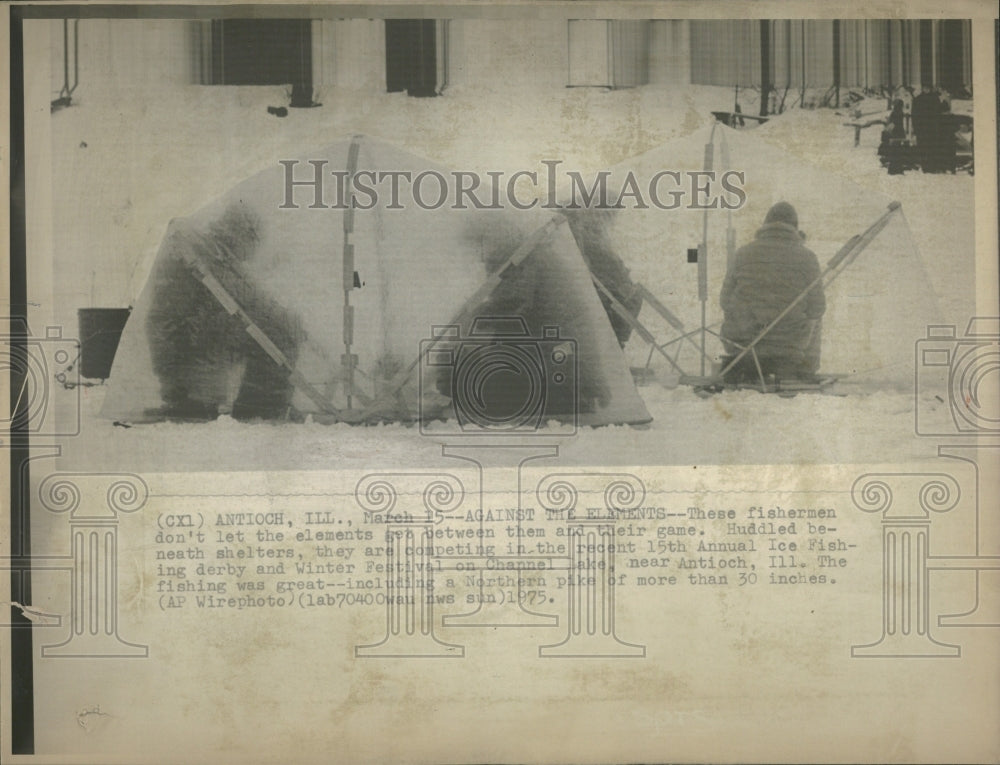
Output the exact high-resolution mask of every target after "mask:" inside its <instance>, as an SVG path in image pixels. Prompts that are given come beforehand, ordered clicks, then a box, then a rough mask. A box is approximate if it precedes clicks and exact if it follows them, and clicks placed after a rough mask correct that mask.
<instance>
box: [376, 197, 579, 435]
mask: <svg viewBox="0 0 1000 765" xmlns="http://www.w3.org/2000/svg"><path fill="white" fill-rule="evenodd" d="M564 223H566V217H565V216H564V215H561V214H560V215H554V216H553V217H552V218H550V219H549V220H548V221H547V222H546V223H545V224H544V225H542V226H540V227H539V228H537V229H535V230H534V231H533V232H531V234H529V235H528V236H527V237H525V239H524V241H523V242H521V244H519V245H518V246H517V249H515V250H514V252H513V253H512V254H511V256H510V257H509V258H507V260H506V261H505V262H504V263H503V265H501V266H500V267H499V268H498V269H497V270H496V271H494V272H493V273H492V274H490V275H489V276H488V277H487V278H486V280H485V281H484V282H483V283H482V284H481V285H480V287H479V289H477V290H476V291H475V292H474V293H472V295H471V296H470V297H469V298H467V299H466V301H465V302H464V303H462V307H461V308H459V309H458V311H457V312H456V313H455V315H454V317H453V318H452V320H451V322H450V323H451V324H458V323H459V322H460V321H461V319H462V317H463V316H465V315H466V314H467V313H468V312H469V311H471V310H473V309H474V308H475V307H476V306H478V305H479V304H480V303H482V302H483V300H485V299H486V298H487V297H489V295H490V293H492V292H493V290H495V289H496V288H497V285H499V284H500V282H502V281H503V280H504V279H506V278H507V276H508V275H509V273H508V272H509V271H510V270H511V269H514V268H516V267H517V266H519V265H520V264H521V263H522V262H523V261H524V259H525V258H527V257H528V256H529V255H530V254H531V253H532V252H534V251H535V249H536V248H537V247H538V246H539V245H540V244H541V243H542V242H544V241H545V240H547V239H548V238H549V237H550V236H551V235H552V234H553V232H554V231H555V230H556V229H557V228H558V227H559V226H561V225H562V224H564ZM435 345H436V342H434V341H433V340H432V341H431V342H429V343H426V344H424V347H423V349H422V350H421V352H420V353H419V354H418V355H417V357H416V358H415V359H414V360H413V361H411V362H410V363H409V364H408V365H407V366H406V367H404V368H403V369H401V370H400V371H399V372H397V373H396V376H395V377H393V378H392V380H391V381H390V382H389V385H388V386H387V387H386V388H385V390H384V391H383V392H382V393H381V394H379V396H378V397H377V398H376V399H375V400H374V401H373V402H372V404H371V405H370V406H368V407H367V408H366V409H365V410H364V411H363V412H361V414H360V417H359V421H362V422H363V421H364V420H366V419H368V418H369V417H370V416H371V415H373V414H375V413H376V412H377V411H378V408H379V407H380V406H381V405H382V404H383V402H385V401H386V400H388V399H390V398H392V397H394V396H396V394H398V393H399V391H400V390H402V388H403V386H404V385H406V383H407V382H408V381H409V379H410V377H411V376H412V375H413V370H414V369H416V368H417V365H418V364H419V363H420V360H421V359H422V358H423V357H424V356H425V355H426V354H427V353H429V352H430V351H431V350H432V349H433V348H434V346H435Z"/></svg>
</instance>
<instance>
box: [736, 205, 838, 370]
mask: <svg viewBox="0 0 1000 765" xmlns="http://www.w3.org/2000/svg"><path fill="white" fill-rule="evenodd" d="M798 226H799V219H798V214H797V213H796V211H795V208H794V207H792V205H790V204H789V203H788V202H779V203H778V204H776V205H774V206H773V207H772V208H771V209H770V210H769V211H768V213H767V216H766V217H765V218H764V224H763V225H762V226H761V227H760V228H759V229H758V230H757V234H756V236H755V237H754V240H753V241H752V242H750V243H749V244H747V245H744V246H743V247H741V248H740V249H738V250H737V251H736V253H735V255H734V256H733V261H732V264H731V266H730V268H729V271H728V272H727V274H726V278H725V281H724V283H723V285H722V294H721V296H720V302H721V304H722V310H723V311H724V312H725V320H724V321H723V324H722V332H721V334H722V338H723V343H724V345H725V347H726V352H727V353H729V354H732V355H733V356H735V355H737V354H739V352H740V351H741V350H742V349H743V348H745V347H747V346H748V345H749V344H750V343H751V342H752V341H753V340H754V338H756V337H757V335H758V334H759V333H760V332H761V331H762V330H763V329H764V328H765V327H767V325H768V324H770V323H771V322H772V321H774V320H775V319H776V318H777V317H778V316H779V315H780V314H781V312H782V311H784V310H785V309H786V308H787V307H788V306H789V305H790V304H791V303H792V302H793V301H794V300H795V299H796V297H798V296H799V295H800V294H802V293H803V292H804V291H805V290H806V289H809V287H810V285H812V284H813V282H814V281H816V284H814V285H813V286H812V288H811V289H809V291H808V294H807V295H806V297H805V298H804V299H803V300H801V301H799V303H798V304H797V305H796V306H795V307H794V308H793V309H792V310H791V311H789V313H788V314H787V315H786V316H784V317H783V318H782V319H781V321H779V322H778V324H777V325H775V327H774V328H773V329H772V330H771V331H769V332H768V333H767V334H766V335H765V336H764V337H763V338H762V339H761V340H760V341H759V342H758V343H757V345H756V346H755V348H754V351H755V353H756V356H757V359H758V361H759V363H760V366H761V371H762V372H763V373H764V374H765V375H772V374H773V375H776V376H777V377H779V378H789V377H795V378H808V377H810V376H812V375H814V374H815V373H816V372H817V370H818V369H819V363H820V319H821V318H822V316H823V313H824V311H825V310H826V300H825V297H824V294H823V288H822V285H821V283H820V282H819V281H818V279H817V278H818V277H819V275H820V267H819V260H818V259H817V257H816V255H815V254H814V253H813V252H812V251H811V250H810V249H808V248H807V247H806V246H805V245H804V244H803V240H804V235H803V234H802V233H801V232H800V231H799V227H798ZM724 363H725V362H724ZM732 372H733V377H734V379H737V380H740V379H743V380H748V381H751V380H756V379H758V377H759V376H758V372H757V368H756V365H755V364H754V360H753V354H747V355H746V356H745V357H744V358H743V359H742V360H741V363H740V364H738V365H737V366H736V367H735V368H734V369H733V370H732Z"/></svg>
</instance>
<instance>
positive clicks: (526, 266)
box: [103, 137, 650, 430]
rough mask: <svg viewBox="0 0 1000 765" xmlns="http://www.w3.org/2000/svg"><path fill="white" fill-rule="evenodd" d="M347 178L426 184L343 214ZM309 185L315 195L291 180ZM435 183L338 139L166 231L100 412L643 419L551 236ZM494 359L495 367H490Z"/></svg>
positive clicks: (551, 227) (445, 174)
mask: <svg viewBox="0 0 1000 765" xmlns="http://www.w3.org/2000/svg"><path fill="white" fill-rule="evenodd" d="M288 162H292V163H293V164H291V165H289V164H288ZM313 168H318V169H319V170H318V171H319V173H320V174H319V175H314V170H313ZM289 172H291V175H290V176H289V175H288V173H289ZM360 173H366V174H368V175H366V176H365V178H366V183H365V185H368V186H371V185H374V183H375V180H377V178H378V174H380V173H409V177H410V179H411V180H412V179H415V178H416V177H417V176H418V175H421V174H425V175H427V177H426V178H425V179H424V180H425V181H426V183H425V184H424V186H423V189H422V193H421V200H422V202H423V205H420V204H417V203H415V199H414V197H413V195H412V194H411V193H406V192H401V193H400V195H399V197H398V198H397V197H395V196H394V195H393V194H392V193H390V189H391V186H389V185H388V184H382V185H379V186H378V193H377V194H376V195H372V194H368V193H365V192H355V198H356V199H357V201H358V204H359V208H358V209H353V208H352V207H351V206H350V205H347V206H346V208H347V209H345V204H344V203H345V202H346V201H347V200H348V199H349V191H348V190H349V189H350V188H352V184H351V183H350V182H349V181H341V180H339V179H347V178H348V177H350V176H351V175H352V174H360ZM435 173H436V174H437V175H438V177H434V175H433V174H435ZM338 174H339V175H338ZM373 174H374V175H373ZM289 177H291V178H292V179H293V180H295V181H296V182H297V185H294V186H291V187H289V186H288V179H289ZM399 177H402V176H399ZM315 178H321V179H322V184H323V186H322V188H318V187H316V186H315V184H313V185H310V184H308V183H298V182H301V181H304V180H305V181H309V180H312V179H315ZM438 178H443V179H444V180H445V183H446V184H450V183H453V182H454V176H453V175H452V174H451V172H450V171H449V170H448V169H447V168H444V167H441V166H438V165H435V164H433V163H431V162H428V161H425V160H424V159H422V158H419V157H416V156H414V155H412V154H409V153H406V152H404V151H401V150H399V149H397V148H394V147H392V146H390V145H387V144H385V143H381V142H378V141H375V140H371V139H368V138H362V137H355V138H354V139H352V140H347V141H342V142H340V143H336V144H333V145H332V146H328V147H326V148H324V149H322V150H320V151H317V152H313V153H310V154H308V155H303V156H300V157H298V158H296V159H294V160H287V162H286V164H280V163H279V162H277V161H276V162H275V165H274V167H272V168H268V169H266V170H264V171H262V172H261V173H259V174H257V175H255V176H253V177H251V178H249V179H248V180H246V181H244V182H242V183H240V184H239V185H237V186H236V187H235V188H233V189H232V190H231V191H230V192H229V193H227V194H225V195H224V196H223V197H222V198H220V199H218V200H217V201H215V202H213V203H211V204H209V205H208V206H207V207H205V208H203V209H201V210H199V211H197V212H195V213H194V214H192V215H190V216H187V217H185V218H180V219H176V220H174V221H172V222H171V223H170V225H169V227H168V229H167V232H166V235H165V236H164V239H163V241H162V244H161V246H160V249H159V252H158V254H157V255H156V260H155V262H154V265H153V268H152V271H151V274H150V277H149V279H148V281H147V283H146V285H145V287H144V288H143V290H142V292H141V294H140V296H139V297H138V299H137V301H136V305H135V308H134V311H133V313H132V316H131V318H130V319H129V321H128V324H127V326H126V328H125V331H124V334H123V337H122V342H121V344H120V347H119V350H118V353H117V356H116V359H115V363H114V367H113V369H112V372H111V377H110V381H109V390H108V394H107V397H106V400H105V404H104V408H103V413H104V414H105V415H106V416H108V417H113V418H116V419H124V420H129V421H133V422H135V421H143V420H155V419H160V418H162V417H175V418H185V419H195V420H198V419H211V418H213V417H215V416H217V415H218V414H220V413H232V415H233V416H234V417H244V418H255V417H261V418H264V419H284V418H287V417H292V418H295V417H301V416H304V415H307V414H312V415H314V416H315V417H317V418H324V419H325V420H326V421H347V422H385V421H396V420H403V421H411V420H414V419H417V418H428V417H436V416H442V417H445V416H448V415H449V413H450V414H451V415H452V416H454V409H453V408H452V407H451V404H452V403H453V401H452V399H453V398H454V397H455V396H458V395H460V396H464V397H465V403H466V404H468V405H469V406H471V407H472V409H473V410H476V411H478V412H479V414H480V415H482V416H483V418H482V419H481V420H476V422H479V421H481V422H483V423H485V424H486V425H487V426H490V425H496V427H497V429H500V430H502V429H504V428H505V427H506V425H505V423H510V424H511V426H512V427H513V428H514V429H516V428H517V426H520V427H522V428H523V427H525V426H533V424H537V423H542V422H545V421H547V420H549V419H556V420H562V421H566V420H572V421H574V422H576V423H577V424H582V425H604V424H612V423H638V422H645V421H648V420H649V419H650V416H649V414H648V412H647V411H646V408H645V406H644V404H643V402H642V399H641V398H640V396H639V395H638V392H637V391H636V389H635V386H634V383H633V380H632V377H631V375H630V373H629V369H628V366H627V363H626V360H625V357H624V354H623V353H622V350H621V348H620V346H619V343H618V341H617V339H616V336H615V332H614V330H613V328H612V326H611V324H610V322H609V319H608V316H607V314H606V312H605V310H604V309H603V307H602V305H601V302H600V300H599V298H598V296H597V293H596V292H595V289H594V286H593V284H592V282H591V279H590V275H589V270H588V268H587V266H586V264H585V261H584V258H583V257H582V255H581V250H580V248H579V246H578V244H577V241H576V239H575V238H574V233H573V230H571V227H570V225H569V224H568V222H567V220H566V219H565V218H564V217H563V216H561V215H559V214H553V212H552V211H540V210H517V209H511V208H510V207H509V206H505V209H476V207H475V206H473V205H470V204H466V205H465V206H464V209H463V208H459V207H458V206H457V205H455V204H452V202H453V201H454V200H453V195H452V196H451V197H449V199H448V200H447V201H446V202H445V203H442V204H438V199H439V194H438V190H439V189H440V188H441V184H440V181H439V180H438ZM341 183H343V184H344V185H343V187H341V186H340V185H338V184H341ZM403 188H404V189H405V188H407V187H406V186H403ZM290 195H291V196H290ZM466 201H467V200H466ZM361 208H369V209H361ZM575 228H577V229H578V230H579V228H580V227H579V226H577V227H575ZM442 328H444V329H442ZM436 338H439V339H437V340H436ZM498 345H499V346H505V347H506V350H507V351H509V353H507V355H506V356H504V355H503V354H502V353H501V354H500V355H497V354H493V355H492V357H491V354H490V351H489V349H490V348H493V347H495V346H498ZM422 352H424V355H423V356H422V357H421V353H422ZM483 356H485V357H487V358H486V359H485V361H482V363H480V364H479V366H478V367H476V366H475V364H472V365H471V367H470V365H469V364H467V363H466V362H470V360H471V361H475V359H476V358H477V357H483ZM418 359H421V361H420V362H419V363H418ZM519 363H520V364H522V367H518V364H519ZM463 364H465V367H464V369H465V372H463ZM470 368H472V373H471V374H469V373H467V372H468V369H470ZM463 375H464V376H463ZM497 375H499V376H497ZM504 375H508V376H507V377H506V378H505V377H504ZM525 375H526V376H527V378H529V379H527V382H524V380H523V379H522V378H524V376H525ZM497 380H500V381H501V382H503V381H504V380H506V382H507V383H508V384H507V385H506V386H504V385H500V389H498V388H497ZM522 383H523V384H522ZM455 386H458V387H455ZM511 390H514V394H513V395H514V396H515V398H516V396H517V395H521V396H523V397H524V399H525V400H524V401H520V402H518V401H511V400H510V396H511ZM456 391H457V393H456ZM484 395H485V396H486V398H485V399H483V396H484ZM490 395H494V396H496V400H497V402H498V403H497V404H496V406H497V407H498V408H499V410H501V411H499V413H497V412H490V411H489V408H490V406H491V402H490V400H489V396H490ZM477 407H478V408H479V409H478V410H477ZM505 407H506V408H507V409H505ZM525 407H527V409H526V408H525ZM532 407H534V409H532ZM508 409H509V411H508ZM473 414H475V412H473ZM494 415H496V416H494ZM507 415H509V417H508V416H507ZM473 419H475V418H473ZM473 424H475V422H473Z"/></svg>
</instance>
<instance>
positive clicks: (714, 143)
mask: <svg viewBox="0 0 1000 765" xmlns="http://www.w3.org/2000/svg"><path fill="white" fill-rule="evenodd" d="M709 146H711V149H708V148H707V147H709ZM706 157H707V158H708V159H709V162H708V163H706ZM706 168H707V169H710V170H712V171H714V172H715V173H716V174H717V176H721V174H722V173H724V172H726V171H727V170H732V171H737V172H739V173H742V180H740V179H731V180H732V181H733V182H734V183H737V184H738V185H740V186H741V188H742V189H743V192H744V194H745V202H744V203H743V204H742V206H740V207H739V208H738V209H733V210H727V209H724V207H723V206H722V204H721V198H720V193H721V192H722V187H721V185H720V184H719V183H718V182H716V183H713V184H710V189H711V193H710V194H709V195H704V194H701V195H699V196H698V197H697V198H696V199H697V201H698V202H699V203H701V204H711V203H712V201H713V200H714V201H715V203H716V204H717V205H718V207H715V208H712V209H709V210H707V211H706V210H704V209H692V207H691V206H690V202H691V201H692V200H694V199H695V197H694V196H693V194H692V193H691V185H690V179H689V178H688V177H687V176H685V175H684V174H685V173H688V172H696V171H703V170H705V169H706ZM664 170H669V171H674V172H679V173H680V174H681V177H682V184H684V183H686V184H687V188H686V191H685V196H684V198H683V200H682V204H681V205H679V206H678V207H677V209H673V210H663V209H658V208H657V207H655V206H654V205H652V204H650V206H649V208H648V209H634V208H631V209H624V210H622V211H621V212H620V213H619V215H618V216H617V217H616V223H615V225H614V227H613V228H612V230H611V238H612V241H613V242H614V246H615V248H616V250H617V251H618V252H620V253H621V254H622V256H623V257H624V258H625V260H626V262H627V263H628V265H629V267H630V269H631V271H632V274H633V276H634V277H635V278H636V279H637V280H638V281H640V282H642V283H643V284H644V285H645V286H646V287H648V288H649V289H650V291H651V292H652V293H653V294H655V295H657V296H658V297H659V298H660V299H661V300H662V302H663V303H664V304H665V305H666V307H667V308H669V309H670V310H671V311H672V312H673V314H674V315H675V316H676V317H677V318H678V319H680V320H681V321H682V322H683V325H684V330H685V331H686V332H692V335H691V336H690V339H689V340H686V341H684V342H675V343H673V344H671V345H670V346H669V350H670V352H671V353H672V354H675V355H676V357H677V360H678V362H679V364H680V366H682V367H683V368H684V371H686V372H687V373H689V374H692V375H698V374H699V372H700V361H701V358H700V354H699V347H698V346H700V342H701V337H700V335H701V333H700V331H698V330H699V329H700V326H701V307H702V298H704V299H705V307H706V318H707V322H706V323H707V325H708V327H709V329H710V332H709V333H708V334H707V342H706V349H707V353H708V355H709V356H710V357H715V358H718V355H719V354H720V353H721V352H722V347H721V343H719V341H718V338H717V337H714V336H713V335H712V334H711V330H714V331H715V332H718V330H719V327H720V324H721V321H722V318H723V314H722V309H721V307H720V306H719V294H720V291H721V288H722V282H723V279H724V278H725V274H726V267H727V260H728V257H729V256H730V255H731V253H732V252H733V251H734V250H735V249H736V248H738V247H739V246H741V245H742V244H745V243H747V242H749V241H750V240H751V239H752V238H753V236H754V234H755V232H756V230H757V229H758V228H759V227H760V226H761V224H762V222H763V220H764V216H765V214H766V213H767V211H768V209H769V208H770V207H771V206H772V205H773V204H775V203H777V202H780V201H787V202H790V203H791V204H792V205H794V207H795V208H796V210H797V212H798V218H799V227H800V229H801V230H802V231H803V232H804V233H805V235H806V239H805V245H806V246H807V247H809V248H810V249H812V250H813V252H815V253H816V255H817V256H818V258H819V262H820V267H821V268H822V267H824V266H825V265H826V264H827V263H828V262H829V261H830V259H831V258H832V257H833V256H834V255H835V254H836V253H837V252H838V250H840V248H841V247H842V246H843V245H844V244H845V243H846V242H847V241H848V240H849V239H851V237H853V236H854V235H856V234H860V233H861V232H863V231H865V229H867V228H868V227H869V226H870V225H871V224H872V223H874V222H875V221H876V220H877V219H879V217H880V216H882V215H884V214H885V213H886V212H887V209H888V206H889V204H890V203H891V202H892V200H891V198H890V197H887V196H885V195H883V194H880V193H877V192H874V191H871V190H868V189H866V188H864V187H861V186H859V185H857V184H856V183H854V182H853V181H851V180H849V179H848V178H845V177H843V176H840V175H837V174H835V173H831V172H829V171H825V170H822V169H820V168H818V167H816V166H815V165H812V164H810V163H808V162H806V161H803V160H802V159H800V158H798V157H796V156H794V155H792V154H789V153H788V152H787V151H785V150H783V149H781V148H779V147H777V146H775V145H773V144H771V143H769V142H768V141H767V140H765V139H763V138H761V137H760V131H759V130H758V131H740V130H734V129H731V128H727V127H725V126H723V125H721V124H717V125H715V126H714V133H713V128H712V127H706V128H704V129H702V130H699V131H696V132H694V133H692V134H690V135H688V136H684V137H682V138H679V139H677V140H674V141H671V142H668V143H665V144H663V145H660V146H658V147H656V148H654V149H652V150H650V151H649V152H647V153H645V154H642V155H640V156H637V157H633V158H630V159H628V160H626V161H624V162H622V163H620V164H619V165H617V166H615V167H614V168H612V170H611V175H610V176H609V179H608V187H609V188H611V189H618V188H620V187H621V185H622V183H623V182H624V179H625V178H626V177H627V176H628V174H629V173H632V174H633V175H634V176H635V177H636V179H638V180H639V182H640V188H644V187H643V186H642V184H643V183H646V182H648V180H649V179H650V178H652V177H654V176H655V175H656V174H657V173H660V172H662V171H664ZM672 183H673V181H672V178H669V177H668V178H665V179H664V180H662V182H661V183H660V197H661V199H662V200H664V201H669V200H670V196H669V194H668V191H669V188H670V187H671V184H672ZM699 183H700V184H701V185H703V186H704V185H705V183H704V179H702V180H701V181H699ZM725 199H726V200H727V201H728V202H729V203H733V202H734V201H738V200H737V197H736V195H734V194H731V193H730V194H726V195H725ZM647 201H648V197H647ZM905 213H906V211H905V209H903V210H900V211H897V212H896V213H894V214H893V215H892V216H891V219H890V222H889V223H888V225H887V226H886V227H885V228H884V229H883V230H882V231H881V232H880V233H879V234H878V235H877V236H876V237H875V238H874V240H873V241H872V242H871V244H870V245H868V246H867V247H866V248H865V249H864V251H863V252H861V253H860V254H859V255H858V256H857V258H856V259H855V260H854V261H853V262H852V263H851V264H850V265H849V266H848V267H847V268H845V269H844V270H843V271H842V273H841V274H840V275H839V276H838V277H837V279H836V281H834V282H833V284H832V285H831V286H830V287H829V288H828V289H827V291H826V301H827V309H826V313H825V315H824V317H823V319H822V359H821V367H820V369H821V371H823V372H829V373H848V374H851V375H852V379H854V380H857V381H859V382H866V383H872V384H874V385H877V386H878V387H884V388H894V389H905V388H908V387H911V386H912V384H913V374H914V370H913V347H914V343H915V342H916V341H917V340H919V339H921V338H923V337H925V336H926V327H927V325H928V324H936V323H940V322H941V315H940V311H939V307H938V301H937V298H936V296H935V294H934V291H933V289H932V288H931V285H930V282H929V280H928V277H927V270H926V265H925V263H924V261H923V259H922V257H921V254H920V252H919V250H918V248H917V246H916V244H915V242H914V239H913V237H912V236H911V233H910V230H909V226H908V225H907V222H906V217H905ZM696 249H705V250H706V251H707V263H706V262H704V260H703V262H702V263H701V264H696V263H694V262H689V260H691V259H693V258H694V253H693V252H692V253H690V258H689V252H688V251H689V250H696ZM701 258H702V256H701V255H700V253H699V259H701ZM701 268H704V269H705V273H704V274H703V277H702V279H699V269H701ZM641 318H642V320H643V322H644V323H646V324H647V326H649V327H650V328H654V329H657V336H658V339H660V340H663V341H669V340H670V339H672V338H676V337H678V336H680V333H679V332H677V331H676V330H675V329H674V328H671V327H669V326H667V325H666V324H665V323H664V322H663V321H662V320H661V319H660V318H659V317H657V316H656V315H655V314H654V313H653V312H652V311H649V310H648V309H644V310H643V312H642V314H641ZM661 329H662V331H659V330H661ZM692 341H693V342H692ZM629 351H630V356H631V360H632V363H633V364H637V363H642V362H644V361H645V359H646V357H647V351H646V348H645V347H643V344H642V343H639V342H637V341H636V340H635V339H634V337H633V340H632V342H631V343H630V347H629ZM655 358H656V356H654V360H655ZM659 361H660V363H661V364H665V360H664V359H662V358H661V359H660V360H659Z"/></svg>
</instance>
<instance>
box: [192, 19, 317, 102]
mask: <svg viewBox="0 0 1000 765" xmlns="http://www.w3.org/2000/svg"><path fill="white" fill-rule="evenodd" d="M199 34H200V37H201V40H200V48H201V82H202V84H203V85H291V86H292V106H307V105H311V97H312V22H311V21H310V20H309V19H214V20H212V21H210V22H207V23H206V24H203V25H201V26H200V27H199ZM306 102H309V103H306Z"/></svg>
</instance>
